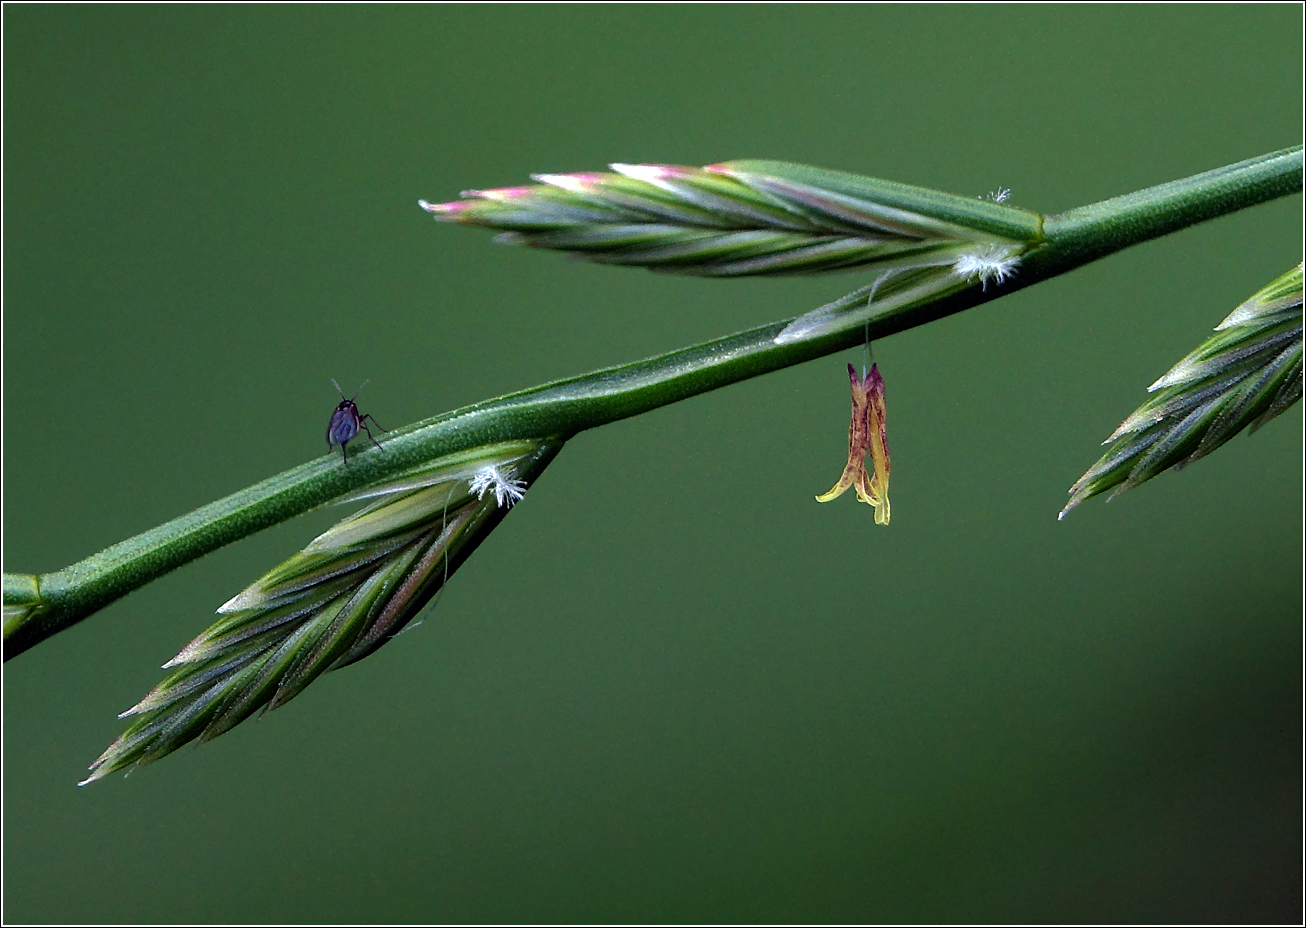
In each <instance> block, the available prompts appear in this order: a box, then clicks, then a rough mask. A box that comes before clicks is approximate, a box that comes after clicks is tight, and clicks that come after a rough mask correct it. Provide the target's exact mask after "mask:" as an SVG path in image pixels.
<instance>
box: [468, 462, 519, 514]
mask: <svg viewBox="0 0 1306 928" xmlns="http://www.w3.org/2000/svg"><path fill="white" fill-rule="evenodd" d="M471 490H472V492H473V493H475V494H476V498H477V499H483V498H484V497H485V494H486V493H487V492H488V491H489V490H493V491H494V500H495V502H496V503H497V504H498V505H500V506H503V507H506V508H512V504H513V503H515V502H517V500H519V499H521V498H522V497H523V496H525V495H526V481H524V480H516V479H514V478H512V477H510V476H508V475H507V474H505V473H504V472H503V471H501V470H499V466H498V465H497V464H491V465H489V466H487V467H482V468H481V469H480V470H478V471H477V472H476V473H474V474H473V475H472V479H471Z"/></svg>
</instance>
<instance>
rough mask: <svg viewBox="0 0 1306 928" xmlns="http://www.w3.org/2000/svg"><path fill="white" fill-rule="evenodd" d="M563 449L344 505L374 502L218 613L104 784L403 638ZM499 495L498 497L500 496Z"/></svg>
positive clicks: (461, 468) (466, 459)
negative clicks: (115, 774) (118, 773)
mask: <svg viewBox="0 0 1306 928" xmlns="http://www.w3.org/2000/svg"><path fill="white" fill-rule="evenodd" d="M561 447H562V443H561V442H560V441H555V440H547V441H517V442H505V443H502V444H498V445H492V446H488V447H483V448H478V449H475V450H473V451H469V452H465V453H462V454H458V455H451V456H449V457H445V458H441V459H440V460H438V461H435V462H432V463H430V464H427V465H424V466H423V467H420V468H417V469H415V470H413V471H411V472H409V473H406V474H402V475H400V476H399V477H396V478H392V479H389V480H387V481H385V482H384V483H382V484H378V485H375V486H371V487H368V488H366V489H363V490H361V491H358V492H355V493H351V494H349V495H348V496H346V497H342V498H341V499H339V500H336V502H337V503H350V502H365V503H366V505H364V507H363V508H362V509H360V510H359V511H358V512H355V513H354V514H353V515H351V516H349V517H348V518H346V519H344V520H342V521H341V522H339V523H337V524H336V525H335V526H333V527H332V528H330V529H328V530H327V531H326V532H324V533H323V534H321V535H319V536H318V537H317V538H315V539H314V540H313V541H312V542H311V543H310V544H309V545H308V546H307V547H305V548H304V549H303V550H302V551H300V552H299V553H298V554H296V555H294V556H293V557H291V558H290V559H289V560H287V561H285V562H284V563H282V564H279V565H278V566H277V567H275V568H273V569H272V570H270V571H268V573H266V574H264V575H263V576H262V577H260V578H259V579H258V580H256V581H255V582H254V583H253V584H251V585H250V586H249V587H247V588H246V589H245V590H243V591H241V593H239V594H238V595H236V596H235V597H233V598H232V599H230V600H229V601H228V602H226V603H225V604H223V606H222V607H221V608H220V609H219V610H218V613H219V615H220V616H221V618H219V620H218V621H217V622H215V623H214V624H213V625H211V626H209V628H207V629H206V630H205V631H204V632H203V633H202V634H200V635H199V636H198V637H197V638H195V639H194V640H193V641H191V642H190V643H189V644H187V645H186V647H184V648H183V649H182V650H181V652H180V653H179V654H177V656H176V657H174V658H173V659H172V660H170V661H168V663H167V664H165V665H164V667H165V668H169V669H172V673H171V674H169V675H168V676H167V677H166V678H165V679H164V680H163V682H161V683H160V684H159V685H158V686H156V687H155V688H154V689H153V690H151V691H150V692H149V693H148V694H147V695H146V696H145V698H143V699H142V700H141V701H140V702H138V703H137V704H136V705H134V706H132V707H131V708H130V709H128V710H127V711H126V712H124V713H123V714H122V716H121V717H124V718H125V717H127V716H134V717H135V721H134V722H133V723H132V724H131V725H130V726H129V727H128V728H127V730H126V731H125V732H124V733H123V734H122V736H121V737H119V738H118V739H117V740H116V741H114V743H113V744H111V745H109V747H108V749H106V750H105V752H104V753H103V754H101V755H100V757H99V758H97V759H96V761H95V763H93V764H92V765H91V767H90V770H91V775H90V776H89V777H87V778H86V779H85V780H84V781H82V784H81V785H85V784H87V783H91V782H93V781H95V780H98V779H100V778H101V777H104V776H106V775H108V774H110V773H112V772H113V771H115V770H122V769H124V768H133V767H136V766H139V765H141V764H146V763H149V762H151V761H154V760H157V759H158V758H160V757H163V756H165V755H167V754H169V753H171V752H173V751H175V750H177V748H179V747H181V746H182V745H184V744H186V743H187V742H190V741H208V740H210V739H212V738H216V737H217V736H218V735H221V734H223V733H224V732H227V731H230V730H231V729H232V728H234V727H235V726H236V725H238V724H239V723H240V722H242V721H244V720H245V719H247V718H249V717H250V716H251V715H253V714H254V713H256V712H258V711H260V710H262V711H267V710H269V709H275V708H277V707H279V706H283V705H285V704H286V703H287V702H289V701H290V700H291V699H293V698H294V697H295V696H297V695H299V694H300V693H301V692H303V691H304V689H305V688H306V687H307V686H308V685H309V684H310V683H312V682H313V681H314V680H315V679H317V678H318V677H319V676H320V675H321V674H323V673H325V672H326V671H328V670H334V669H337V668H340V667H343V666H345V665H347V664H351V663H353V662H354V661H357V660H361V659H362V658H364V657H366V656H367V655H369V654H371V653H372V652H373V651H375V650H376V649H377V648H379V647H381V646H382V645H384V644H385V643H386V642H387V641H389V640H390V639H391V638H393V637H394V636H395V635H396V634H398V633H399V632H400V631H401V630H402V629H403V628H404V626H405V625H406V624H407V623H408V622H409V621H411V620H412V619H413V618H414V617H415V616H416V615H417V613H418V612H419V611H420V610H421V609H422V607H423V606H425V605H426V603H427V602H429V601H430V599H431V597H432V596H434V595H435V593H436V592H437V591H438V590H439V589H440V588H441V587H442V586H443V584H444V582H445V580H446V579H447V578H448V577H449V576H450V575H451V574H452V573H453V572H454V570H456V569H457V567H458V566H459V564H461V563H462V561H463V560H465V559H466V558H467V556H468V555H470V553H471V552H472V550H474V549H475V547H476V546H477V545H478V544H479V543H480V542H481V540H482V539H483V538H484V537H485V536H486V535H487V534H489V532H490V530H491V529H493V528H494V526H495V525H497V524H498V522H499V520H500V519H501V518H502V517H503V515H504V514H505V513H506V512H507V510H508V508H509V507H510V506H511V505H512V504H513V503H514V502H516V501H517V500H520V499H521V498H522V496H523V495H524V494H525V492H526V488H527V487H529V485H530V484H531V482H532V481H534V479H535V478H536V477H537V476H538V475H539V474H540V472H541V471H543V469H544V467H545V466H546V465H547V464H548V463H549V461H551V460H552V459H553V457H554V456H555V455H556V454H557V453H558V451H559V449H560V448H561ZM487 491H488V492H487Z"/></svg>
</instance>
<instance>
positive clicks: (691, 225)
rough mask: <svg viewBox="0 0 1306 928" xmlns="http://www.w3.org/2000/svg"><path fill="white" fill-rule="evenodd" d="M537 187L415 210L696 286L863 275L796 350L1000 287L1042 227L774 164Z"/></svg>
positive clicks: (815, 320) (1035, 218) (667, 170)
mask: <svg viewBox="0 0 1306 928" xmlns="http://www.w3.org/2000/svg"><path fill="white" fill-rule="evenodd" d="M534 178H535V180H537V181H539V182H540V183H539V184H537V185H528V186H519V187H502V188H496V189H491V190H467V191H464V192H463V196H464V198H465V199H463V200H458V201H455V202H451V203H428V202H426V201H425V200H422V201H419V202H420V205H421V206H422V208H423V209H425V210H427V211H428V212H430V213H431V214H432V215H434V216H435V218H436V219H440V220H443V221H448V222H459V223H463V224H467V225H480V226H488V227H490V228H495V229H500V230H503V231H502V233H501V234H500V235H499V236H498V237H497V241H500V242H505V243H511V244H523V245H530V246H532V247H536V248H549V249H555V250H560V251H567V252H572V253H574V254H576V255H578V256H581V257H584V258H586V259H588V260H590V261H597V262H601V263H606V264H625V265H638V266H643V267H648V268H652V269H653V270H658V271H667V272H674V273H679V274H695V275H699V276H704V277H739V276H745V275H777V274H815V273H821V272H827V271H840V270H851V269H867V270H870V271H874V272H875V273H876V277H875V279H874V281H873V282H872V283H871V284H869V285H867V286H866V287H863V288H860V289H859V290H857V291H854V292H853V293H852V294H849V295H848V296H847V297H844V298H843V299H841V300H836V301H835V302H833V303H828V304H826V305H825V306H822V307H820V308H819V309H817V310H814V311H813V312H811V313H808V314H807V315H805V316H803V317H800V318H799V319H798V320H796V321H795V323H794V325H792V326H790V327H789V328H788V329H786V330H785V331H784V332H782V333H781V334H780V335H779V336H778V337H777V339H776V340H777V343H779V344H785V343H787V342H792V341H797V340H799V339H802V338H809V337H812V336H815V335H820V334H825V333H827V332H830V331H834V330H837V329H840V328H844V327H847V326H851V325H855V324H858V323H861V322H863V321H864V320H865V319H867V318H869V317H870V316H872V315H880V314H883V313H887V312H891V311H895V310H901V309H906V308H908V307H910V306H913V305H916V304H918V303H921V302H925V301H929V300H933V299H937V298H938V297H940V296H943V295H946V294H948V293H951V292H954V291H956V290H960V289H962V288H964V287H967V286H970V285H972V284H973V283H976V282H978V283H980V284H981V286H984V287H987V286H988V284H989V283H990V282H997V283H999V284H1000V283H1002V282H1004V281H1005V280H1007V279H1008V278H1009V277H1010V276H1011V275H1012V274H1013V273H1014V272H1015V268H1016V266H1017V264H1018V263H1019V261H1020V257H1021V255H1023V254H1025V253H1026V252H1027V251H1029V250H1030V249H1031V248H1033V247H1035V246H1036V245H1037V244H1039V243H1040V242H1041V241H1042V234H1043V233H1042V216H1040V215H1039V214H1038V213H1034V212H1030V211H1029V210H1023V209H1018V208H1016V207H1012V206H1006V205H1004V204H1003V201H1004V200H1005V199H1006V198H1007V195H1009V194H1010V191H1008V190H1006V189H1005V188H1002V189H1001V190H1000V191H999V192H998V193H996V194H993V195H990V197H989V198H987V199H982V198H980V199H977V198H973V197H959V196H952V195H950V194H946V193H940V192H938V191H935V190H927V189H925V188H921V187H912V186H909V185H906V184H896V183H892V182H889V181H882V180H876V179H874V178H868V177H861V176H857V175H852V174H844V173H842V172H838V171H824V170H820V169H818V168H811V167H807V166H805V165H796V164H789V163H786V162H783V161H727V162H723V163H721V164H710V165H708V166H706V167H702V168H694V167H684V166H680V165H665V164H614V165H612V172H611V173H609V172H581V173H572V174H536V175H534Z"/></svg>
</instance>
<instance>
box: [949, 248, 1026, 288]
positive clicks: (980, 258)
mask: <svg viewBox="0 0 1306 928" xmlns="http://www.w3.org/2000/svg"><path fill="white" fill-rule="evenodd" d="M1019 263H1020V256H1019V255H1018V254H1016V251H1015V249H1014V248H1008V247H1006V246H1003V245H984V246H981V247H979V248H976V249H974V250H972V251H968V252H966V253H965V254H963V255H961V256H960V257H958V258H957V260H956V261H955V262H953V265H952V273H954V274H956V275H957V276H958V277H965V278H966V279H967V280H974V279H975V278H977V277H978V278H979V280H980V283H981V284H983V285H984V289H986V290H987V289H988V286H989V281H990V280H992V281H996V282H997V283H1002V282H1003V281H1005V280H1006V279H1007V278H1008V277H1010V276H1012V275H1013V274H1015V273H1016V265H1017V264H1019Z"/></svg>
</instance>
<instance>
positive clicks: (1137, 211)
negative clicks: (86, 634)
mask: <svg viewBox="0 0 1306 928" xmlns="http://www.w3.org/2000/svg"><path fill="white" fill-rule="evenodd" d="M1301 189H1302V149H1301V146H1298V147H1296V148H1292V149H1286V150H1284V151H1280V152H1274V153H1272V154H1268V155H1263V156H1261V157H1259V158H1253V159H1251V160H1249V161H1243V162H1240V163H1238V164H1234V165H1229V166H1227V167H1223V168H1219V169H1217V170H1214V171H1208V172H1206V173H1204V174H1198V175H1196V176H1194V177H1189V178H1186V179H1184V180H1179V181H1173V182H1171V183H1167V184H1162V185H1160V186H1157V187H1151V188H1148V189H1146V190H1141V191H1138V192H1137V193H1131V194H1128V195H1126V196H1122V197H1116V198H1114V199H1111V200H1104V201H1102V202H1101V203H1094V204H1092V205H1089V206H1084V207H1080V208H1078V209H1074V210H1070V211H1069V212H1066V213H1061V214H1059V215H1055V216H1049V217H1047V219H1046V222H1045V225H1044V232H1045V237H1046V241H1045V243H1044V244H1043V245H1042V246H1041V247H1040V248H1038V249H1037V250H1035V251H1034V252H1032V253H1031V254H1029V255H1027V256H1026V257H1025V258H1024V259H1023V261H1022V263H1021V265H1020V269H1019V273H1018V274H1017V275H1016V277H1015V278H1013V279H1012V280H1011V281H1009V282H1008V283H1007V284H1006V285H1003V286H991V287H989V288H988V289H987V290H985V289H983V288H982V287H980V286H978V285H976V286H974V287H970V288H968V289H966V290H963V291H961V292H960V293H956V294H954V295H952V296H949V297H946V298H944V299H942V300H938V301H936V302H933V303H930V304H928V305H925V306H919V307H916V308H914V309H908V310H905V311H903V312H901V313H897V314H895V315H893V316H890V317H888V318H884V319H880V320H875V319H872V320H871V321H870V322H869V323H868V325H867V327H866V328H865V329H863V328H862V327H860V326H859V327H857V328H856V329H854V330H852V331H846V332H833V333H829V334H826V335H821V336H817V337H814V338H811V339H809V340H804V341H799V342H795V343H790V344H785V345H777V344H775V342H774V338H775V336H776V335H777V334H778V333H779V332H780V331H781V330H782V329H784V327H785V326H786V325H787V324H788V322H789V321H790V320H785V321H783V322H776V323H771V324H769V325H764V326H760V327H758V328H755V329H750V330H748V331H746V332H741V333H739V334H737V335H730V336H727V337H725V338H720V339H717V340H715V341H711V342H707V343H704V344H701V345H695V346H693V347H690V348H684V349H681V350H679V351H673V352H670V353H669V354H664V355H660V356H658V357H656V358H650V359H648V360H645V361H638V362H635V363H633V364H626V365H623V366H620V367H613V368H609V369H607V370H602V371H597V372H595V373H592V374H587V375H585V376H582V377H576V378H573V379H570V380H563V381H558V382H556V383H552V384H547V385H545V386H541V387H536V388H533V389H530V390H525V391H522V392H520V393H515V394H511V395H508V396H504V397H499V398H498V399H493V400H487V401H485V402H482V403H478V404H476V405H474V406H469V407H466V408H464V409H460V410H455V411H454V412H450V413H446V414H445V415H442V416H437V417H435V418H433V419H427V420H425V421H423V422H418V423H416V424H414V425H410V426H408V427H406V428H404V429H400V430H398V431H396V432H393V433H391V434H390V435H389V436H388V437H387V439H386V441H385V448H384V451H379V450H376V449H370V450H368V451H366V452H363V453H360V454H357V455H356V456H355V457H353V458H351V459H350V463H349V464H348V465H345V464H342V463H341V461H340V460H339V459H338V458H336V457H333V456H330V455H325V456H323V457H320V458H318V459H317V460H314V461H310V462H308V463H306V464H302V465H300V466H299V467H296V468H294V469H292V470H289V471H286V472H285V473H283V474H280V475H278V476H276V477H272V478H270V479H268V480H265V481H263V482H262V483H259V484H256V485H255V486H252V487H249V488H248V489H245V490H241V491H240V492H238V493H234V494H232V495H231V496H228V497H226V498H225V499H221V500H218V501H217V502H214V503H210V504H209V505H207V506H204V507H201V508H200V509H197V510H195V511H194V512H192V513H189V514H188V515H184V516H181V517H180V518H178V519H174V520H172V521H171V522H168V523H166V524H164V525H161V526H159V527H158V528H154V529H151V530H150V531H147V532H144V533H143V534H140V535H137V536H136V537H134V538H129V539H128V540H126V541H123V542H120V543H119V544H116V545H114V546H113V547H111V548H107V549H105V550H104V551H101V552H100V553H99V554H95V555H93V556H91V557H89V558H87V559H85V560H83V561H80V562H78V563H76V564H73V565H72V566H71V567H66V568H64V569H63V570H60V571H56V572H54V573H50V574H43V575H41V576H40V577H36V578H33V577H30V576H27V575H21V574H19V575H9V574H6V575H5V585H4V599H5V605H6V610H5V612H6V622H5V631H4V635H5V638H4V657H5V660H8V659H9V658H11V657H13V656H14V655H16V654H19V653H21V652H23V651H25V650H27V649H28V648H30V647H32V646H33V645H35V644H37V643H38V642H40V641H43V640H45V639H46V638H49V637H50V636H52V635H54V634H56V633H57V632H59V631H62V630H63V629H65V628H68V627H69V626H71V625H73V624H75V623H77V622H80V621H81V620H82V619H84V618H86V617H87V616H89V615H91V614H92V613H94V612H96V611H97V610H99V609H101V608H103V607H104V606H106V605H108V604H109V603H111V602H113V601H114V600H116V599H118V598H119V597H121V596H124V595H126V594H127V593H129V592H131V591H132V590H135V589H137V588H138V587H140V586H143V585H144V584H146V583H148V582H150V581H151V580H154V579H156V578H158V577H160V576H162V575H163V574H165V573H167V572H168V571H171V570H174V569H176V568H177V567H180V566H181V565H183V564H185V563H187V562H189V561H192V560H194V559H195V558H197V557H200V556H201V555H203V554H207V553H208V552H210V551H213V550H215V549H217V548H220V547H222V546H223V545H226V544H229V543H230V542H233V541H237V540H238V539H241V538H244V537H245V536H247V535H250V534H253V533H254V532H257V531H259V530H260V529H264V528H267V527H268V526H271V525H275V524H277V523H279V522H283V521H285V520H286V519H289V518H291V517H292V516H296V515H299V514H300V513H303V512H305V511H307V510H309V509H312V508H313V507H315V506H319V505H321V504H323V503H327V502H330V501H331V500H333V499H335V498H337V497H339V496H341V495H343V494H345V493H348V492H350V491H352V490H356V489H358V488H360V487H362V486H364V485H366V484H369V483H373V482H375V481H378V480H382V479H384V478H387V477H390V476H393V475H395V474H398V473H400V472H402V471H404V470H407V469H409V468H411V467H414V466H416V465H419V464H422V463H424V462H427V461H430V460H433V459H435V458H437V457H441V456H443V455H447V454H451V453H454V452H457V451H462V450H466V449H469V448H474V447H477V446H480V445H484V444H488V443H491V442H498V441H506V440H510V439H521V438H535V437H556V438H562V439H566V438H569V437H571V436H572V435H574V434H576V433H577V432H580V431H583V430H585V429H590V428H594V427H595V426H599V425H604V424H606V423H608V422H614V421H616V420H618V419H625V418H628V417H630V416H636V415H639V414H640V413H643V412H648V411H649V410H651V409H656V408H658V407H659V406H665V405H667V404H669V403H675V402H678V401H679V400H683V399H687V398H689V397H691V396H697V395H698V394H700V393H706V392H708V391H709V390H715V389H717V388H719V387H724V386H727V385H728V384H732V383H737V382H739V381H741V380H747V379H748V378H750V377H756V376H758V375H760V374H766V373H769V372H771V371H774V370H779V369H780V368H784V367H789V366H791V365H794V364H800V363H802V362H804V361H810V360H812V359H813V358H819V357H823V356H825V355H828V354H832V353H834V352H836V351H841V350H843V349H846V348H851V347H855V346H857V345H859V344H861V343H862V341H863V340H864V339H865V338H867V337H869V338H870V339H877V338H884V337H885V336H887V335H892V334H894V333H895V332H901V331H903V330H905V329H910V328H914V327H916V326H919V325H924V324H925V323H927V322H932V321H934V320H935V319H939V318H941V317H943V316H948V315H951V314H953V313H957V312H961V311H963V310H966V309H970V308H972V307H974V306H979V305H980V304H983V303H987V302H989V301H991V300H994V299H997V298H998V297H1000V296H1004V295H1006V294H1008V293H1011V292H1013V291H1015V290H1019V289H1022V288H1024V287H1028V286H1030V285H1032V284H1035V283H1038V282H1040V281H1042V280H1046V279H1048V278H1050V277H1055V276H1057V275H1059V274H1063V273H1065V272H1066V271H1069V270H1072V269H1074V268H1076V267H1080V266H1082V265H1084V264H1087V263H1089V262H1090V261H1094V260H1096V259H1098V258H1101V257H1104V256H1105V255H1108V254H1111V253H1113V252H1116V251H1119V250H1120V249H1122V248H1127V247H1129V246H1130V245H1136V244H1138V243H1140V242H1145V241H1148V240H1150V239H1154V238H1157V237H1159V236H1162V235H1166V234H1167V233H1170V232H1173V231H1176V230H1178V229H1183V228H1186V227H1188V226H1191V225H1194V224H1196V223H1199V222H1203V221H1205V220H1207V219H1212V218H1214V217H1216V216H1222V215H1225V214H1227V213H1231V212H1234V211H1236V210H1240V209H1244V208H1246V207H1248V206H1254V205H1256V204H1258V203H1263V202H1265V201H1267V200H1272V199H1275V198H1277V197H1281V196H1285V195H1287V194H1291V193H1296V192H1299V191H1301ZM11 617H12V621H11Z"/></svg>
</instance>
